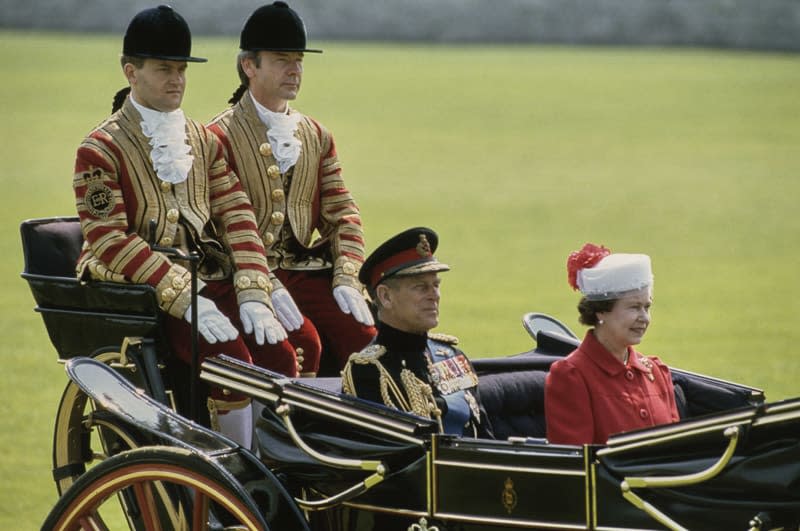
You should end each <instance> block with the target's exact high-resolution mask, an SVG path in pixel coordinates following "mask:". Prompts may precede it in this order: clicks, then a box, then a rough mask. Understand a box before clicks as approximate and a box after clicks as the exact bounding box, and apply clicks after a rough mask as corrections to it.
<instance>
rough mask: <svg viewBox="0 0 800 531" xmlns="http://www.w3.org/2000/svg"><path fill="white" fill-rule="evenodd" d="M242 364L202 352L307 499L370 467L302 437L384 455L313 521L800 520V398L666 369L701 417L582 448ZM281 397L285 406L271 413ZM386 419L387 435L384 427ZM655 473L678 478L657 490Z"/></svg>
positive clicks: (265, 448)
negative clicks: (458, 422)
mask: <svg viewBox="0 0 800 531" xmlns="http://www.w3.org/2000/svg"><path fill="white" fill-rule="evenodd" d="M525 357H527V358H528V359H524V358H525ZM551 361H552V359H549V358H548V357H547V356H540V355H539V354H537V353H528V354H525V355H523V356H522V357H517V358H516V359H513V358H507V359H505V360H497V361H492V362H490V363H488V366H492V367H493V368H495V369H496V368H498V367H501V368H502V370H501V371H500V372H497V371H495V372H494V373H493V374H494V378H495V379H497V378H504V376H502V373H503V372H507V373H508V375H507V377H508V378H510V379H512V380H513V379H514V378H515V377H517V376H519V375H520V374H524V375H529V374H530V371H533V372H536V371H538V370H546V368H547V366H548V365H549V363H550V362H551ZM238 365H239V364H238V363H237V362H235V361H233V360H225V359H221V360H209V361H207V362H206V363H205V364H204V375H203V378H204V379H207V380H208V381H209V382H211V383H213V384H215V385H221V386H222V387H230V388H234V389H237V390H240V391H244V392H246V393H248V394H250V395H251V396H253V397H254V398H256V399H258V400H261V401H264V402H265V403H266V404H267V405H268V408H267V411H268V413H267V414H266V415H265V416H264V417H263V418H262V422H261V424H260V426H259V427H258V432H259V436H260V449H261V453H262V458H265V459H266V461H267V463H268V464H269V466H270V468H272V469H273V470H276V471H278V472H279V474H280V475H281V476H282V477H284V478H285V479H286V482H287V484H289V485H292V486H293V487H294V488H295V489H296V491H297V492H303V493H304V495H305V496H306V499H307V500H311V499H324V498H327V497H335V496H336V495H337V493H340V492H343V491H344V490H346V489H347V488H348V486H350V485H352V484H353V483H355V482H357V481H359V480H363V479H364V478H365V477H366V476H367V474H366V473H364V472H359V471H357V470H353V469H350V470H347V471H344V470H343V469H342V468H339V467H337V466H334V465H332V464H331V463H323V462H321V461H319V460H317V459H315V458H313V457H311V456H309V454H307V453H306V452H305V451H303V449H302V444H307V445H308V446H310V447H313V448H315V449H316V450H317V451H319V452H322V453H325V454H327V455H328V456H334V457H336V458H343V459H355V460H358V459H375V458H377V459H382V460H383V462H384V463H387V464H389V463H390V464H389V465H388V466H387V474H386V475H385V476H384V477H382V478H381V479H380V480H379V481H378V482H377V483H375V484H374V485H372V486H370V487H369V488H367V489H364V490H362V491H361V492H359V493H358V494H357V495H354V496H350V497H346V498H344V499H339V500H338V501H337V503H335V504H332V505H331V506H329V507H326V508H324V509H323V510H320V511H318V512H312V513H311V521H312V523H313V524H314V525H313V526H312V528H314V529H319V530H339V531H345V530H346V531H362V530H376V531H377V530H381V529H415V530H416V529H425V527H424V525H430V526H432V527H431V528H433V527H435V528H437V529H439V530H440V531H441V530H444V529H459V530H478V529H481V530H498V531H499V530H512V529H598V530H661V529H703V530H715V529H720V530H723V529H724V530H727V529H737V528H741V529H746V528H748V526H749V525H750V520H751V519H753V518H754V517H757V516H758V515H761V517H762V518H765V519H772V521H773V522H783V523H784V524H787V523H788V524H793V525H797V523H798V522H800V454H799V453H798V439H800V401H787V402H784V403H778V404H772V405H768V406H765V405H764V404H763V403H762V395H761V394H760V392H759V391H758V390H756V389H753V388H749V387H746V386H741V385H738V384H733V383H729V382H723V381H720V380H715V379H713V378H708V377H705V376H700V375H693V374H691V373H686V372H683V371H676V375H677V380H678V381H680V383H681V389H682V391H681V392H684V391H683V389H684V388H685V394H686V396H687V397H692V398H694V399H695V402H692V401H689V400H687V402H686V403H685V404H684V410H685V411H692V410H694V411H703V412H704V413H703V414H700V415H694V416H687V417H686V418H685V419H684V420H682V421H681V422H679V423H676V424H673V425H669V426H663V427H657V428H651V429H646V430H640V431H636V432H630V433H626V434H621V435H619V436H617V437H614V438H612V439H611V440H610V441H609V443H608V444H607V445H587V446H582V447H581V446H570V445H552V444H549V443H547V441H546V440H545V439H542V438H539V437H522V436H513V435H512V436H510V438H508V439H507V440H483V439H471V438H461V437H453V436H443V435H438V434H436V433H435V430H433V429H432V427H431V425H430V424H426V423H425V420H426V419H420V418H418V417H415V416H413V415H408V414H405V413H401V412H397V411H393V410H389V409H387V408H384V407H382V406H380V405H377V404H372V403H368V402H365V401H362V400H359V399H356V398H352V397H348V396H343V395H341V394H339V393H337V392H335V389H334V390H331V389H330V388H331V382H330V381H327V382H325V383H323V384H322V386H323V387H328V390H325V389H318V388H316V387H315V386H314V384H316V383H317V382H315V381H313V380H311V381H308V380H305V381H304V380H297V381H292V380H290V379H286V378H283V377H278V376H277V375H270V374H269V373H267V372H265V371H261V370H259V369H254V368H244V367H238ZM478 365H479V367H480V366H481V364H480V363H479V364H478ZM532 367H534V368H532ZM508 369H510V370H508ZM480 370H481V371H482V372H483V374H484V376H488V375H489V374H490V372H487V370H488V369H487V366H484V367H482V368H481V369H480ZM485 379H486V380H487V381H488V380H491V378H488V377H486V378H485ZM265 382H266V383H265ZM733 404H735V405H737V406H738V407H733V408H732V409H724V407H722V406H731V405H733ZM281 406H289V407H286V408H283V410H282V414H276V413H275V412H276V411H281ZM715 407H716V408H718V412H717V413H708V410H709V408H715ZM287 417H290V418H291V422H290V423H291V430H292V431H294V432H295V437H296V439H293V438H292V437H291V436H290V435H289V434H288V433H287V428H286V424H285V421H286V418H287ZM387 419H391V422H395V423H397V430H396V431H395V432H392V431H391V430H389V431H386V430H384V429H383V427H385V426H386V425H387V424H385V423H386V422H388V420H387ZM512 424H513V423H512ZM297 439H299V440H302V441H305V443H302V444H298V442H297ZM663 478H668V480H669V481H672V482H674V483H675V485H671V486H670V485H669V484H668V483H669V481H667V485H660V484H659V481H661V482H662V483H663ZM650 480H655V481H654V484H651V481H650ZM423 518H424V519H425V522H423V521H422V520H421V519H423ZM413 525H416V526H418V527H409V526H413ZM787 527H788V525H787ZM762 529H770V527H763V528H762Z"/></svg>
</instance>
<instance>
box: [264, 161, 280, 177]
mask: <svg viewBox="0 0 800 531" xmlns="http://www.w3.org/2000/svg"><path fill="white" fill-rule="evenodd" d="M267 175H269V178H270V179H277V178H278V177H280V176H281V169H280V168H279V167H277V166H275V165H274V164H273V165H272V166H270V167H269V168H267Z"/></svg>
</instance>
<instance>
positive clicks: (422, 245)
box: [417, 234, 433, 258]
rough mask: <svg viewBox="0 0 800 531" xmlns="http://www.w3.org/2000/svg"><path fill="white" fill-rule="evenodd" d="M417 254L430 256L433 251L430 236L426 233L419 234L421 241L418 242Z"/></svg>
mask: <svg viewBox="0 0 800 531" xmlns="http://www.w3.org/2000/svg"><path fill="white" fill-rule="evenodd" d="M417 254H419V255H420V256H422V257H426V258H427V257H429V256H431V255H432V254H433V253H432V252H431V244H430V243H429V242H428V237H427V236H425V235H424V234H420V235H419V243H418V244H417Z"/></svg>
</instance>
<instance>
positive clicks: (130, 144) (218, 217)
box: [73, 99, 272, 318]
mask: <svg viewBox="0 0 800 531" xmlns="http://www.w3.org/2000/svg"><path fill="white" fill-rule="evenodd" d="M140 121H141V116H140V114H139V112H138V111H137V110H136V109H135V107H134V106H133V104H132V103H131V102H130V99H128V100H126V101H125V103H124V105H123V106H122V108H121V109H120V110H119V111H117V112H116V113H114V114H113V115H111V116H110V117H109V118H108V119H107V120H106V121H104V122H103V123H102V124H100V125H99V126H98V127H97V128H96V129H95V130H94V131H92V132H91V133H90V134H89V136H87V138H86V139H84V141H83V143H82V144H81V145H80V147H79V148H78V154H77V160H76V162H75V177H74V180H73V188H74V190H75V198H76V203H77V209H78V215H79V217H80V221H81V227H82V229H83V234H84V237H85V243H84V247H83V250H82V253H81V256H80V258H79V260H78V266H77V273H78V276H79V277H87V276H90V277H91V278H94V279H97V280H109V281H114V282H132V283H137V284H149V285H151V286H153V287H155V289H156V292H157V296H158V300H159V302H160V305H161V308H162V309H163V310H164V311H166V312H167V313H169V314H170V315H172V316H175V317H178V318H181V317H183V315H184V313H185V312H186V310H187V308H188V307H189V304H190V282H189V281H190V279H189V273H188V270H187V268H186V267H184V265H182V264H179V263H175V262H173V261H171V260H170V259H169V258H167V257H166V256H165V255H164V254H162V253H159V252H154V251H153V250H152V249H151V248H150V246H149V245H148V243H147V242H148V240H150V239H151V238H153V237H154V238H155V241H157V242H158V243H159V244H160V245H163V246H172V247H179V248H184V249H186V248H187V247H188V246H189V242H190V241H191V242H193V244H194V245H192V247H196V248H199V249H200V250H201V252H202V253H203V255H204V256H205V258H206V259H208V260H207V261H206V263H207V264H208V263H213V262H216V267H210V268H203V269H202V270H201V272H200V277H201V278H200V279H199V280H198V286H199V287H200V288H202V287H203V285H204V283H203V282H202V280H220V279H223V278H226V277H227V276H229V275H230V273H231V272H232V273H233V275H234V284H235V286H236V292H237V298H238V301H239V303H242V302H244V301H249V300H252V301H259V302H263V303H264V304H266V305H267V306H269V307H270V308H271V307H272V303H271V301H270V297H269V294H270V291H271V288H272V285H271V282H270V280H269V271H268V268H267V263H266V260H265V256H264V247H263V245H262V243H261V239H260V238H259V236H258V233H257V232H256V225H255V218H254V216H253V211H252V208H251V206H250V203H249V201H248V200H247V196H246V195H245V193H244V191H243V190H242V187H241V185H240V183H239V181H238V179H237V178H236V175H235V174H233V173H232V172H231V170H230V168H229V167H228V165H227V162H226V161H225V158H224V156H223V152H222V149H221V146H220V144H219V142H218V140H217V138H216V137H215V136H214V135H212V134H210V133H209V131H208V130H207V129H206V128H205V127H204V126H203V125H201V124H199V123H197V122H195V121H193V120H190V119H188V118H187V119H186V128H187V139H186V140H187V143H188V144H189V145H190V146H191V154H192V155H193V156H194V163H193V166H192V169H191V170H190V171H189V175H188V178H187V179H186V180H185V181H183V182H181V183H178V184H175V185H173V184H170V183H167V182H163V181H161V180H159V178H158V177H157V176H156V173H155V171H154V169H153V164H152V162H151V160H150V150H151V147H150V144H149V143H148V139H147V137H145V136H144V134H143V133H142V130H141V126H140V125H139V122H140ZM150 220H156V227H155V235H152V234H150V227H149V224H150ZM220 243H222V245H224V246H225V248H221V247H220V245H219V244H220Z"/></svg>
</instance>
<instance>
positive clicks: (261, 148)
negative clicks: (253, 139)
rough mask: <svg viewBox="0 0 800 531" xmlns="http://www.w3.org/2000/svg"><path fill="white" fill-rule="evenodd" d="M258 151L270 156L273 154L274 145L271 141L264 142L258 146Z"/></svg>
mask: <svg viewBox="0 0 800 531" xmlns="http://www.w3.org/2000/svg"><path fill="white" fill-rule="evenodd" d="M258 152H259V153H261V154H262V155H263V156H265V157H269V156H270V155H272V146H270V145H269V142H264V143H263V144H261V145H260V146H258Z"/></svg>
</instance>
